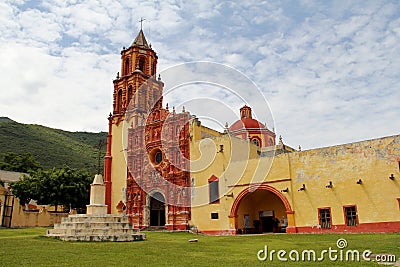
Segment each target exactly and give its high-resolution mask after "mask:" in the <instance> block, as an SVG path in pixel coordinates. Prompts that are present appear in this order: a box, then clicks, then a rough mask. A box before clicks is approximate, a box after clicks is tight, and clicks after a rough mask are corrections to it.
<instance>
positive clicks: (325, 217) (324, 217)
mask: <svg viewBox="0 0 400 267" xmlns="http://www.w3.org/2000/svg"><path fill="white" fill-rule="evenodd" d="M318 212H319V214H318V217H319V224H320V225H321V228H325V229H330V228H331V226H332V220H331V209H330V208H323V209H318Z"/></svg>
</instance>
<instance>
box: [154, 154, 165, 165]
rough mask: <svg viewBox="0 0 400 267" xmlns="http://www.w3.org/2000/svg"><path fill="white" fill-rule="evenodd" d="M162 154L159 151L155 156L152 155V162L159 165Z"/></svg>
mask: <svg viewBox="0 0 400 267" xmlns="http://www.w3.org/2000/svg"><path fill="white" fill-rule="evenodd" d="M162 158H163V157H162V152H161V151H157V152H156V154H155V155H154V162H155V163H156V164H160V163H161V161H162Z"/></svg>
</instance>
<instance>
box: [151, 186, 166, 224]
mask: <svg viewBox="0 0 400 267" xmlns="http://www.w3.org/2000/svg"><path fill="white" fill-rule="evenodd" d="M149 201H150V203H149V211H150V212H149V215H150V226H165V198H164V196H163V195H162V194H161V193H160V192H155V193H153V194H151V195H150V198H149Z"/></svg>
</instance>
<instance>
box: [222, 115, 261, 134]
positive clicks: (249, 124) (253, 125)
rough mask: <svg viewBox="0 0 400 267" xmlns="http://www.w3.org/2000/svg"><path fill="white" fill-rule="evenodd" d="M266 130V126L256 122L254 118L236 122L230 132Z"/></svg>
mask: <svg viewBox="0 0 400 267" xmlns="http://www.w3.org/2000/svg"><path fill="white" fill-rule="evenodd" d="M260 128H262V129H265V125H264V124H262V123H261V122H259V121H258V120H255V119H253V118H242V119H241V120H238V121H236V122H235V123H234V124H232V125H231V127H229V131H231V132H233V131H238V130H241V129H260Z"/></svg>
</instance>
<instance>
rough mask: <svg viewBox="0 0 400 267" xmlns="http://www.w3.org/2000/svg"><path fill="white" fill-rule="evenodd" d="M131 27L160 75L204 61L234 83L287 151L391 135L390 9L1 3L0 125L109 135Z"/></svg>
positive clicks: (395, 35)
mask: <svg viewBox="0 0 400 267" xmlns="http://www.w3.org/2000/svg"><path fill="white" fill-rule="evenodd" d="M140 17H144V18H145V19H146V20H145V22H144V24H143V30H144V33H145V35H146V38H147V40H148V42H150V43H151V44H152V47H153V49H154V50H155V51H156V52H157V54H158V56H159V64H158V69H159V70H163V69H166V68H168V67H170V66H174V65H176V64H181V63H185V62H193V61H212V62H216V63H221V64H227V65H228V66H230V67H232V68H234V69H236V70H238V71H239V72H242V73H243V74H244V75H246V76H247V77H248V78H249V79H250V80H252V81H254V82H255V84H256V85H257V86H258V88H259V89H260V90H261V91H262V93H263V94H264V96H265V98H266V99H267V101H268V103H269V105H270V108H271V110H272V113H273V117H274V127H275V130H276V133H277V135H278V136H279V135H282V136H283V140H284V142H285V143H287V144H289V145H291V146H293V147H296V148H297V147H298V145H299V144H300V145H301V146H302V147H303V149H307V148H315V147H322V146H330V145H335V144H341V143H347V142H354V141H360V140H365V139H371V138H376V137H382V136H387V135H394V134H399V133H400V132H399V129H400V128H399V126H400V75H399V74H400V46H399V44H400V4H399V2H398V1H348V0H345V1H259V0H254V1H252V0H248V1H226V2H225V1H204V0H198V1H178V0H175V1H161V0H159V1H156V0H154V1H143V0H142V1H133V0H120V1H117V0H87V1H79V0H32V1H29V0H26V1H24V0H2V1H1V3H0V82H1V94H0V116H8V117H10V118H12V119H14V120H16V121H18V122H22V123H36V124H42V125H46V126H50V127H56V128H61V129H65V130H70V131H106V130H107V120H106V117H107V115H108V113H109V112H110V111H111V108H112V90H113V85H112V80H113V78H114V77H115V75H116V73H117V71H119V68H120V51H121V49H122V47H123V46H129V45H130V44H131V43H132V41H133V39H134V38H135V36H136V34H137V33H138V31H139V29H140V23H139V22H138V21H139V19H140ZM210 90H211V89H210ZM171 101H173V100H171ZM224 104H226V105H229V103H224ZM235 108H236V107H235ZM228 122H229V123H233V121H229V120H228Z"/></svg>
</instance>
